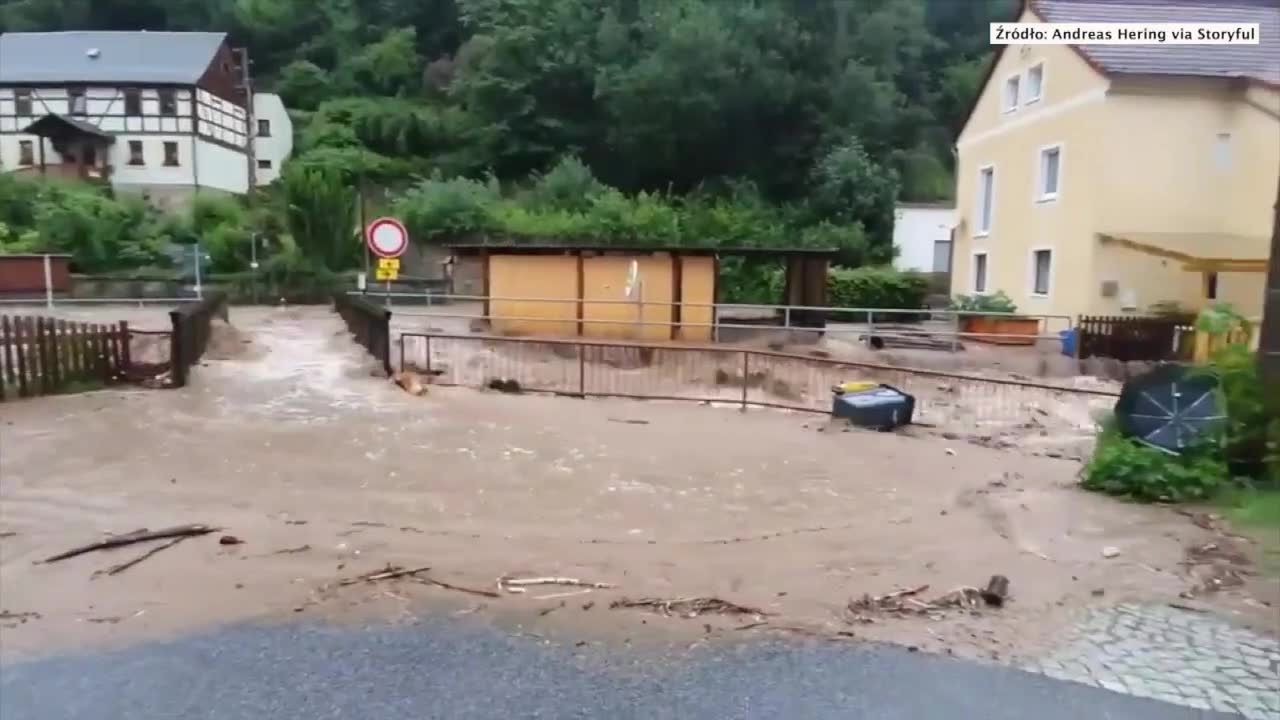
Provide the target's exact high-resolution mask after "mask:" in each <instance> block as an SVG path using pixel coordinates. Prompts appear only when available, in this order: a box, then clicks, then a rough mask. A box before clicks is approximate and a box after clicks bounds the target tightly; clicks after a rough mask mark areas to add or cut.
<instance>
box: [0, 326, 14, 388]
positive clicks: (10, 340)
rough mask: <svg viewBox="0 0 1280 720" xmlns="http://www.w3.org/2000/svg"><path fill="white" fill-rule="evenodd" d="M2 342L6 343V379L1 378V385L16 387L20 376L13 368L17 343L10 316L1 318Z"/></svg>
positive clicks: (0, 334) (0, 332) (0, 339)
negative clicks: (14, 347)
mask: <svg viewBox="0 0 1280 720" xmlns="http://www.w3.org/2000/svg"><path fill="white" fill-rule="evenodd" d="M0 342H2V343H4V377H3V378H0V383H3V382H7V383H8V384H10V385H14V384H16V383H17V382H18V374H17V373H16V372H14V370H15V369H16V368H14V366H13V346H14V344H15V343H16V342H17V341H16V340H15V339H14V336H13V325H12V323H11V322H10V321H9V316H8V315H5V316H3V317H0Z"/></svg>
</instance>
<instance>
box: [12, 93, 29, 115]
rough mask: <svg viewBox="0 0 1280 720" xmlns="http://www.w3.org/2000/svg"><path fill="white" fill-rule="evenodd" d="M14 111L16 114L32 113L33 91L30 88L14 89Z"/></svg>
mask: <svg viewBox="0 0 1280 720" xmlns="http://www.w3.org/2000/svg"><path fill="white" fill-rule="evenodd" d="M13 112H14V114H16V115H30V114H31V91H30V90H14V91H13Z"/></svg>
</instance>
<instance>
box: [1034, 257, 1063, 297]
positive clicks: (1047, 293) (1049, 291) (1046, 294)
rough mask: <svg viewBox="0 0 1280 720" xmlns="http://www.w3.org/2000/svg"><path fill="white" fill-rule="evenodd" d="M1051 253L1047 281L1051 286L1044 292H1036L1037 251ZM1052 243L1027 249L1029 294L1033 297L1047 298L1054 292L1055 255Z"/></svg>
mask: <svg viewBox="0 0 1280 720" xmlns="http://www.w3.org/2000/svg"><path fill="white" fill-rule="evenodd" d="M1042 252H1047V253H1049V277H1048V278H1047V281H1048V283H1049V286H1048V287H1047V288H1046V289H1045V291H1044V292H1036V253H1042ZM1056 254H1057V253H1055V252H1054V251H1053V246H1052V245H1038V246H1035V247H1032V248H1029V249H1028V250H1027V263H1028V268H1027V273H1028V275H1027V296H1028V297H1033V298H1047V297H1049V296H1050V295H1052V294H1053V261H1054V257H1053V256H1054V255H1056Z"/></svg>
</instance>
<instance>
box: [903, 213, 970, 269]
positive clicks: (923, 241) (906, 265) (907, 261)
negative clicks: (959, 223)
mask: <svg viewBox="0 0 1280 720" xmlns="http://www.w3.org/2000/svg"><path fill="white" fill-rule="evenodd" d="M955 215H956V210H955V207H954V206H952V205H949V204H938V203H898V204H897V205H896V206H895V207H894V212H893V246H894V247H895V248H897V251H898V253H897V256H896V257H895V258H894V259H893V266H894V267H896V268H898V269H899V270H915V271H917V272H926V273H945V272H950V271H951V228H952V227H954V226H955Z"/></svg>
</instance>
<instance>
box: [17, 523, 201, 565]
mask: <svg viewBox="0 0 1280 720" xmlns="http://www.w3.org/2000/svg"><path fill="white" fill-rule="evenodd" d="M220 529H221V528H216V527H210V526H208V525H179V526H177V527H171V528H165V529H163V530H137V531H134V532H131V533H125V534H124V535H115V536H112V537H109V538H107V539H106V540H100V541H98V542H96V543H90V544H88V545H81V546H80V547H76V548H72V549H70V550H68V551H66V552H64V553H59V554H57V555H54V556H53V557H48V558H45V559H44V560H41V561H40V562H43V563H53V562H58V561H59V560H66V559H67V558H73V557H75V556H77V555H84V554H85V553H90V552H94V551H95V550H109V549H111V548H117V547H123V546H125V545H132V544H134V543H140V542H146V541H148V540H163V539H165V538H172V537H194V536H196V535H207V534H209V533H211V532H216V531H218V530H220Z"/></svg>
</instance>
